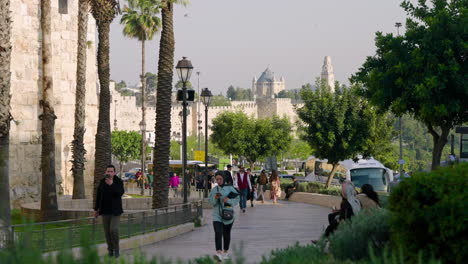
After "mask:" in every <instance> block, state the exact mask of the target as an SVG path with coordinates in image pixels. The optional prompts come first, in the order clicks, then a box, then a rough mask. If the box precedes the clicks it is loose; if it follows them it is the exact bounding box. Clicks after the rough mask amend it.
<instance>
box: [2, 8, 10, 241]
mask: <svg viewBox="0 0 468 264" xmlns="http://www.w3.org/2000/svg"><path fill="white" fill-rule="evenodd" d="M0 32H2V38H0V54H2V55H1V56H0V201H2V202H1V203H0V236H1V235H3V234H5V235H6V237H11V236H10V234H11V232H10V231H11V230H10V229H9V228H6V229H4V228H5V227H9V226H10V224H11V214H10V187H9V186H10V183H9V174H8V165H9V157H8V156H9V145H10V144H9V138H10V121H11V113H10V98H11V97H10V83H11V82H10V81H11V72H10V62H11V42H10V39H11V17H10V1H9V0H6V1H0Z"/></svg>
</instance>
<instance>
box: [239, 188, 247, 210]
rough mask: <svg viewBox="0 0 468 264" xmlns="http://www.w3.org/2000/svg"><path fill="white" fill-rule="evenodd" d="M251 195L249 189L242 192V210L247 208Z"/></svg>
mask: <svg viewBox="0 0 468 264" xmlns="http://www.w3.org/2000/svg"><path fill="white" fill-rule="evenodd" d="M248 194H249V189H241V190H240V202H239V204H240V208H241V209H245V208H246V207H247V195H248Z"/></svg>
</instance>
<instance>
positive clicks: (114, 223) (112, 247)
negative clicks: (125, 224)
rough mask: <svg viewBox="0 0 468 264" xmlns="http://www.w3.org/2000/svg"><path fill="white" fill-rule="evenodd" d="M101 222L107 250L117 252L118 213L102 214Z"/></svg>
mask: <svg viewBox="0 0 468 264" xmlns="http://www.w3.org/2000/svg"><path fill="white" fill-rule="evenodd" d="M102 224H103V226H104V234H105V235H106V242H107V250H109V252H114V251H116V252H118V251H119V224H120V215H102Z"/></svg>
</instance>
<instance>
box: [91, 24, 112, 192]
mask: <svg viewBox="0 0 468 264" xmlns="http://www.w3.org/2000/svg"><path fill="white" fill-rule="evenodd" d="M110 23H111V21H109V20H104V21H100V20H97V25H98V38H99V45H98V54H97V61H98V75H99V84H100V92H99V119H98V127H97V133H96V152H95V157H94V158H95V163H94V192H93V201H94V200H95V199H96V190H97V186H98V185H99V181H100V180H101V179H102V177H103V175H104V173H105V171H106V167H107V165H109V164H110V163H111V155H112V150H111V132H110V92H109V78H110V76H109V75H110V69H109V32H110Z"/></svg>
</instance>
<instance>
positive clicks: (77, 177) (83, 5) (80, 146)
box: [72, 0, 89, 199]
mask: <svg viewBox="0 0 468 264" xmlns="http://www.w3.org/2000/svg"><path fill="white" fill-rule="evenodd" d="M78 5H79V9H78V52H77V63H76V94H75V131H74V133H73V141H72V152H73V166H72V174H73V196H72V199H84V198H85V186H84V176H83V170H84V162H85V154H86V149H85V147H84V134H85V116H86V115H85V109H86V100H85V98H86V52H87V34H88V10H89V6H88V0H80V1H79V4H78Z"/></svg>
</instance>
